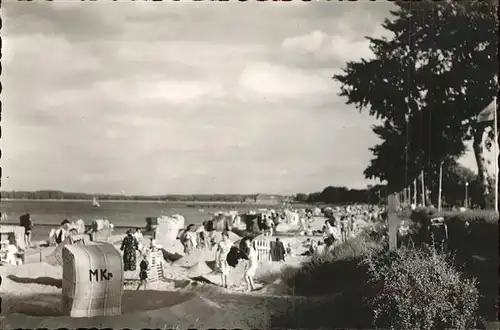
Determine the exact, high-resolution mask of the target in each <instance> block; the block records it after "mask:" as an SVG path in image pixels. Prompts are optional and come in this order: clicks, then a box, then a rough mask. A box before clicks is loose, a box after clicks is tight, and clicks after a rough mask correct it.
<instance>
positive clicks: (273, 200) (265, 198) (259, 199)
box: [254, 194, 281, 205]
mask: <svg viewBox="0 0 500 330" xmlns="http://www.w3.org/2000/svg"><path fill="white" fill-rule="evenodd" d="M254 202H255V204H263V205H275V204H279V203H281V198H280V197H279V196H274V195H265V194H257V195H255V200H254Z"/></svg>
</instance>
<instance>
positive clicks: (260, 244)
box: [253, 236, 271, 263]
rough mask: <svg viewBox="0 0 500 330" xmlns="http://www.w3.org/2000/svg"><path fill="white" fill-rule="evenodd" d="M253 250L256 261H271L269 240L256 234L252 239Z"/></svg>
mask: <svg viewBox="0 0 500 330" xmlns="http://www.w3.org/2000/svg"><path fill="white" fill-rule="evenodd" d="M253 244H254V248H255V251H256V252H257V261H259V262H261V263H266V262H270V261H271V242H270V241H269V240H267V239H263V237H262V236H257V237H256V238H254V240H253Z"/></svg>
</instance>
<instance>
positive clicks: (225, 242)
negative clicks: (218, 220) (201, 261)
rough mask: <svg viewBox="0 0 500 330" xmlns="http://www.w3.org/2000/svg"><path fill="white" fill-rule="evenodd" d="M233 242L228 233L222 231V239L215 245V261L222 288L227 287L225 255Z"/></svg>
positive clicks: (227, 272)
mask: <svg viewBox="0 0 500 330" xmlns="http://www.w3.org/2000/svg"><path fill="white" fill-rule="evenodd" d="M232 246H233V242H231V240H230V239H229V233H228V232H227V231H223V232H222V240H221V241H220V242H219V244H218V245H217V250H216V252H215V262H216V266H217V268H218V269H219V272H220V273H221V282H222V286H223V287H224V288H227V276H228V275H229V271H230V266H229V264H228V263H227V255H228V254H229V252H230V251H231V247H232Z"/></svg>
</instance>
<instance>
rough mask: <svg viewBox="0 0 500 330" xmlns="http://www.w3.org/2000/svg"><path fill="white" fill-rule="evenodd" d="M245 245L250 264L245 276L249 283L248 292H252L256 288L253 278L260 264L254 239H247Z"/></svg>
mask: <svg viewBox="0 0 500 330" xmlns="http://www.w3.org/2000/svg"><path fill="white" fill-rule="evenodd" d="M245 247H246V250H247V251H246V252H247V256H248V266H247V270H246V272H245V276H244V278H245V282H246V284H247V292H251V291H254V290H255V283H254V281H253V278H254V277H255V273H256V272H257V266H258V262H257V251H256V250H255V249H254V247H253V246H252V241H251V240H250V239H245Z"/></svg>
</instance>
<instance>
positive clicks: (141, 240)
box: [133, 228, 144, 251]
mask: <svg viewBox="0 0 500 330" xmlns="http://www.w3.org/2000/svg"><path fill="white" fill-rule="evenodd" d="M133 236H134V237H135V239H136V240H137V244H138V246H139V251H143V249H144V236H143V235H142V232H141V229H140V228H137V229H136V230H135V233H134V234H133Z"/></svg>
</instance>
